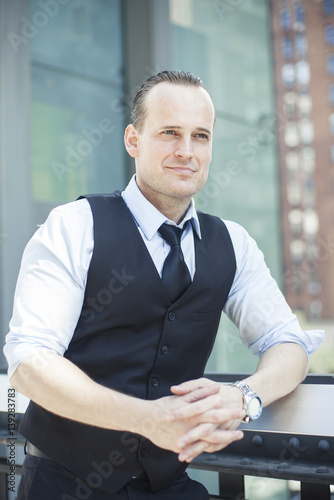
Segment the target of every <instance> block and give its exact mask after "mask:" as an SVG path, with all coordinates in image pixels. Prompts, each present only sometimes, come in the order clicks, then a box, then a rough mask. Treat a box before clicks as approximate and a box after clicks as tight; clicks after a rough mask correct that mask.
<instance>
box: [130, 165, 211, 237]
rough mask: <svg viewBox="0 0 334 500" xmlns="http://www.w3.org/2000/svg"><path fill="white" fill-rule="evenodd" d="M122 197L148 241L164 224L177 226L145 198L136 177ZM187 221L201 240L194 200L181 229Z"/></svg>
mask: <svg viewBox="0 0 334 500" xmlns="http://www.w3.org/2000/svg"><path fill="white" fill-rule="evenodd" d="M122 197H123V200H124V201H125V203H126V205H127V207H128V208H129V210H130V212H131V213H132V215H133V217H134V219H135V221H136V224H137V225H138V226H139V227H140V229H141V230H142V231H143V233H144V235H145V237H146V238H147V239H148V240H151V239H152V238H153V236H154V235H155V233H156V232H157V231H158V229H159V227H160V226H161V224H163V223H164V222H169V223H171V224H175V223H174V222H172V221H170V220H169V219H167V218H166V216H165V215H163V214H162V213H161V212H159V210H158V209H157V208H155V207H154V206H153V205H152V203H150V202H149V201H148V200H147V199H146V198H145V196H144V195H143V194H142V192H141V191H140V189H139V188H138V186H137V183H136V176H135V175H134V176H133V177H132V179H131V180H130V182H129V184H128V185H127V187H126V188H125V190H124V191H123V192H122ZM187 220H191V223H192V226H193V228H194V229H195V231H196V233H197V236H198V237H199V238H200V239H201V228H200V224H199V220H198V217H197V212H196V208H195V201H194V199H193V198H192V200H191V203H190V205H189V208H188V210H187V213H186V215H185V217H184V219H183V221H182V222H181V224H180V227H183V225H184V223H185V222H186V221H187Z"/></svg>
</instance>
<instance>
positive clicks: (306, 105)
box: [298, 93, 312, 115]
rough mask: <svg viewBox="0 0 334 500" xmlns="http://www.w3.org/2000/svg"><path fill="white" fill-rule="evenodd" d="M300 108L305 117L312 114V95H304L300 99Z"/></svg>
mask: <svg viewBox="0 0 334 500" xmlns="http://www.w3.org/2000/svg"><path fill="white" fill-rule="evenodd" d="M298 107H299V111H300V112H301V113H303V114H305V115H308V114H309V113H311V110H312V98H311V96H310V94H306V93H302V94H300V95H299V97H298Z"/></svg>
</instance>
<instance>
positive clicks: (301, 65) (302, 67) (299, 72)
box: [296, 61, 311, 85]
mask: <svg viewBox="0 0 334 500" xmlns="http://www.w3.org/2000/svg"><path fill="white" fill-rule="evenodd" d="M310 78H311V70H310V64H309V63H308V62H307V61H299V62H297V64H296V80H297V82H298V83H299V85H308V84H309V83H310Z"/></svg>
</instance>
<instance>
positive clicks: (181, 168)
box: [167, 165, 196, 175]
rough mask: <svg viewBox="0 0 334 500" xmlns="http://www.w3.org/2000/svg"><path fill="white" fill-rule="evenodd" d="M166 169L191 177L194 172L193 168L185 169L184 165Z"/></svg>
mask: <svg viewBox="0 0 334 500" xmlns="http://www.w3.org/2000/svg"><path fill="white" fill-rule="evenodd" d="M167 168H169V169H171V170H173V171H174V172H177V173H179V174H182V175H193V174H194V173H195V172H196V171H195V170H194V169H193V168H191V167H187V166H185V165H175V166H169V167H167Z"/></svg>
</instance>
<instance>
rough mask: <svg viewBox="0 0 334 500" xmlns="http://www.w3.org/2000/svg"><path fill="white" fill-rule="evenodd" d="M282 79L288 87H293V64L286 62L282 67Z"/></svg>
mask: <svg viewBox="0 0 334 500" xmlns="http://www.w3.org/2000/svg"><path fill="white" fill-rule="evenodd" d="M282 80H283V83H284V84H285V86H286V87H287V88H292V87H293V84H294V81H295V68H294V66H293V64H284V66H283V67H282Z"/></svg>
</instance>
